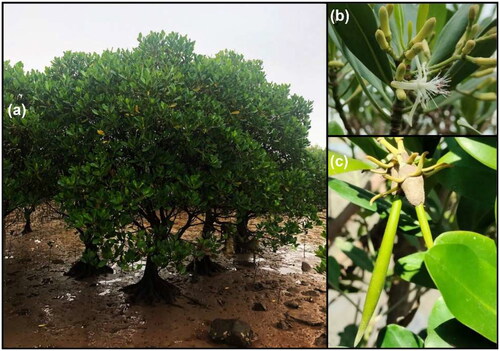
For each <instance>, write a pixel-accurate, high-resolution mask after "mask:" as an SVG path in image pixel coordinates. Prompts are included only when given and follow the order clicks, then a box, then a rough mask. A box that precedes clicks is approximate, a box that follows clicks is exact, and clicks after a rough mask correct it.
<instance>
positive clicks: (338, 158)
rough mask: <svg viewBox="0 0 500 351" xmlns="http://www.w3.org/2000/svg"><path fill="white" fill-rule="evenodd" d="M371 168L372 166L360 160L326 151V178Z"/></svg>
mask: <svg viewBox="0 0 500 351" xmlns="http://www.w3.org/2000/svg"><path fill="white" fill-rule="evenodd" d="M371 168H374V166H372V165H369V164H367V163H365V162H363V161H361V160H357V159H355V158H350V157H347V156H346V155H342V154H339V153H338V152H335V151H330V150H329V151H328V176H334V175H336V174H341V173H345V172H352V171H360V170H363V169H371Z"/></svg>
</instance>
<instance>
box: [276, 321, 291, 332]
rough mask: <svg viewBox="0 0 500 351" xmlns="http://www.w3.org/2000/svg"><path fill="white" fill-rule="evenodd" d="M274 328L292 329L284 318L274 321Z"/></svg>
mask: <svg viewBox="0 0 500 351" xmlns="http://www.w3.org/2000/svg"><path fill="white" fill-rule="evenodd" d="M276 328H278V329H281V330H290V329H292V324H291V323H290V322H289V321H287V320H286V319H282V320H280V321H278V323H276Z"/></svg>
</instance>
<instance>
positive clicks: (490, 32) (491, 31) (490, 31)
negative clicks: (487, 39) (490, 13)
mask: <svg viewBox="0 0 500 351" xmlns="http://www.w3.org/2000/svg"><path fill="white" fill-rule="evenodd" d="M478 28H479V26H478ZM496 32H497V26H494V27H491V28H490V30H488V31H487V32H486V35H489V34H493V33H496Z"/></svg>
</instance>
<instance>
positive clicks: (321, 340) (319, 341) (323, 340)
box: [314, 333, 326, 348]
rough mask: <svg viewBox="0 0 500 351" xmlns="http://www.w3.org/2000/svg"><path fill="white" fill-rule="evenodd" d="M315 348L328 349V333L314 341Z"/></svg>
mask: <svg viewBox="0 0 500 351" xmlns="http://www.w3.org/2000/svg"><path fill="white" fill-rule="evenodd" d="M314 346H321V347H324V348H326V333H322V334H321V335H320V336H318V337H317V338H316V340H314Z"/></svg>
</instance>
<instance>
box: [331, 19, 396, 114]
mask: <svg viewBox="0 0 500 351" xmlns="http://www.w3.org/2000/svg"><path fill="white" fill-rule="evenodd" d="M328 35H329V37H330V38H331V39H332V41H333V42H334V43H335V45H336V46H337V47H338V48H339V50H340V51H341V52H342V55H343V56H344V57H345V59H346V61H347V62H348V63H349V64H350V65H351V67H352V69H353V71H354V74H355V76H356V79H357V80H358V83H359V84H360V86H361V88H362V89H363V92H364V93H365V94H366V96H367V97H368V99H369V100H370V102H371V103H372V104H373V106H374V107H375V109H376V110H377V111H378V112H380V114H381V116H382V117H383V118H385V119H386V120H387V121H390V117H389V115H387V113H386V112H385V111H384V110H383V109H382V107H381V106H380V104H381V103H382V104H384V107H386V108H389V107H390V106H391V104H392V103H391V100H390V99H389V98H388V97H387V95H386V94H385V92H384V86H383V84H382V81H381V80H380V79H379V78H377V77H376V76H375V75H374V74H373V73H372V72H371V71H370V70H369V69H368V68H367V67H366V66H365V65H364V64H363V63H362V62H361V61H360V60H359V59H358V58H357V57H356V56H354V55H353V54H352V53H351V51H350V50H349V49H348V48H347V46H346V44H345V43H344V42H342V41H341V40H340V39H339V38H338V34H337V33H336V32H335V31H334V29H333V25H332V24H331V23H330V22H328ZM365 80H366V81H367V82H368V83H370V84H371V85H372V86H373V87H374V88H375V90H376V91H377V92H378V94H373V93H372V91H371V90H370V89H369V87H368V86H367V84H366V82H365ZM377 95H381V97H382V99H383V100H382V101H380V99H378V96H377Z"/></svg>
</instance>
